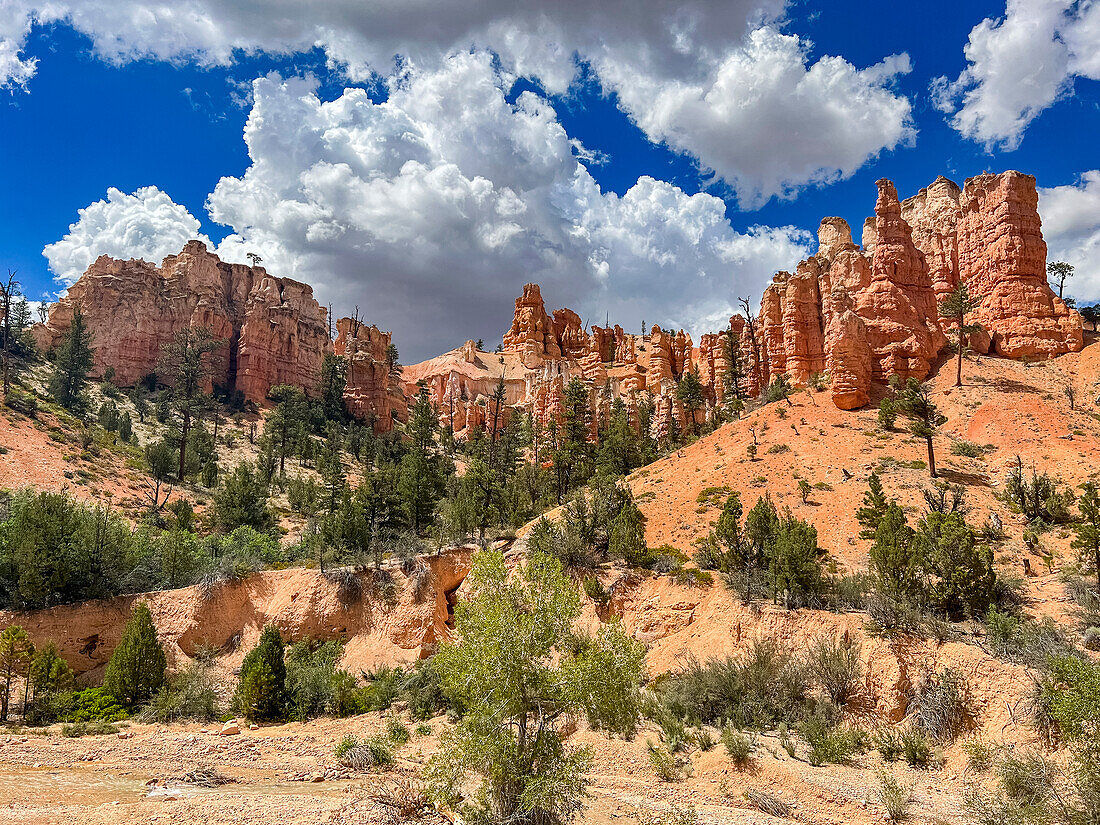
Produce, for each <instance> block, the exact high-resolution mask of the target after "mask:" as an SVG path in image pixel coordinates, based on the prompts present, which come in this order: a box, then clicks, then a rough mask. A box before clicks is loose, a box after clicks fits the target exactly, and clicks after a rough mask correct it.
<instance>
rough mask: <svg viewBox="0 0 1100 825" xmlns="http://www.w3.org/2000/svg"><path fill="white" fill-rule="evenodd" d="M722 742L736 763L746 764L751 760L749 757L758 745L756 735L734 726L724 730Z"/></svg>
mask: <svg viewBox="0 0 1100 825" xmlns="http://www.w3.org/2000/svg"><path fill="white" fill-rule="evenodd" d="M722 744H723V745H724V746H725V748H726V753H728V754H729V757H730V759H732V760H733V762H734V764H737V765H744V764H745V763H746V762H748V761H749V757H750V756H751V755H752V752H753V749H754V748H755V747H756V740H755V737H753V736H750V735H749V734H747V733H742V732H741V731H739V730H735V729H734V728H726V729H725V730H723V731H722Z"/></svg>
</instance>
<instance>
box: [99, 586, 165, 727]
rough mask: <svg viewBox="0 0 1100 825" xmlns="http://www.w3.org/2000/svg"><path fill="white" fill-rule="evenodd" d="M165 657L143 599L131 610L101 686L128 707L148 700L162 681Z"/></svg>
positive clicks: (151, 617)
mask: <svg viewBox="0 0 1100 825" xmlns="http://www.w3.org/2000/svg"><path fill="white" fill-rule="evenodd" d="M166 668H167V660H166V658H165V655H164V648H163V647H161V646H160V642H159V641H158V640H157V629H156V627H154V626H153V616H152V614H151V613H150V612H149V606H148V605H146V604H145V602H138V604H136V605H135V606H134V609H133V610H132V611H131V613H130V619H129V621H127V622H126V628H125V629H124V630H123V631H122V638H121V639H119V642H118V645H117V646H116V647H115V649H114V651H113V652H112V653H111V658H110V660H109V661H108V662H107V669H106V670H105V671H104V673H103V688H104V690H106V691H107V692H108V693H109V694H111V695H112V696H114V697H115V698H116V699H118V700H119V702H121V703H122V704H124V705H126V706H128V707H134V706H136V705H140V704H142V703H143V702H147V701H148V700H149V699H150V698H151V697H152V695H153V694H154V693H156V692H157V691H158V690H159V689H160V688H161V686H162V685H163V684H164V673H165V670H166Z"/></svg>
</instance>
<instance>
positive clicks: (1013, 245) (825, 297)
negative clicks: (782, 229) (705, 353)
mask: <svg viewBox="0 0 1100 825" xmlns="http://www.w3.org/2000/svg"><path fill="white" fill-rule="evenodd" d="M878 189H879V192H878V199H877V202H876V204H875V216H874V218H869V219H868V221H867V222H866V223H865V224H864V227H863V249H862V250H860V249H859V248H858V247H856V246H855V244H854V243H852V239H851V233H850V231H849V230H848V226H847V224H846V223H845V222H844V221H842V220H841V219H839V218H826V219H825V220H823V221H822V224H821V228H820V230H819V232H818V242H819V249H818V252H817V254H815V255H813V256H812V257H810V258H809V259H807V260H805V261H803V262H802V263H801V264H799V266H798V268H797V269H796V270H795V274H794V275H790V274H789V273H786V272H780V273H778V274H777V275H776V276H775V277H774V278H773V281H772V283H771V285H769V286H768V287H767V288H766V289H765V291H764V294H763V297H762V299H761V302H760V312H759V316H758V318H757V319H756V328H757V330H758V333H757V334H758V338H759V339H760V340H759V341H758V343H757V347H756V349H755V352H754V351H753V350H752V349H751V345H750V349H749V354H750V355H753V357H754V359H755V360H756V361H759V362H762V363H763V364H764V365H766V370H758V371H757V373H758V374H757V375H756V376H754V378H755V379H756V380H758V381H761V382H762V384H763V385H766V384H767V382H768V381H769V380H771V378H773V377H774V376H775V375H778V374H780V373H782V374H784V375H786V376H787V378H788V379H789V380H790V381H791V382H792V383H794V384H804V383H806V382H807V381H808V380H809V376H810V375H812V374H813V373H814V372H817V371H822V370H823V369H827V371H828V373H829V376H830V379H831V380H832V384H833V399H834V401H835V403H836V404H837V406H840V407H842V408H844V409H851V408H854V407H857V406H861V405H863V404H866V403H867V401H868V400H869V399H870V387H871V382H872V380H874V381H881V382H884V381H887V380H888V379H890V378H891V377H893V376H897V377H899V378H902V379H905V378H910V377H913V378H917V379H918V380H923V379H924V377H925V376H926V375H927V374H928V371H929V369H930V368H931V364H932V362H933V361H934V360H935V359H936V358H937V357H938V356H939V354H940V353H941V352H942V351H943V348H944V346H945V344H946V342H947V337H946V335H945V331H946V330H945V325H944V322H943V321H942V320H941V319H940V318H939V303H940V302H942V301H943V299H944V298H945V297H946V296H947V295H949V294H950V293H951V291H952V290H954V289H955V287H956V285H957V284H958V283H959V282H960V281H961V282H964V283H965V284H966V285H967V288H968V289H969V292H970V294H971V295H972V296H973V297H976V298H977V299H978V300H979V302H980V303H979V306H978V308H977V309H976V310H975V311H974V313H973V315H972V317H971V318H970V319H968V320H972V321H973V322H974V323H978V324H980V325H981V326H982V328H983V333H981V334H978V335H975V336H972V339H971V341H970V345H971V346H972V347H974V348H975V349H978V350H980V351H982V352H987V351H991V352H994V353H996V354H998V355H1002V356H1005V357H1009V358H1021V357H1028V356H1040V357H1050V356H1053V355H1058V354H1060V353H1064V352H1074V351H1077V350H1080V349H1081V347H1082V345H1083V339H1082V327H1081V318H1080V316H1079V315H1078V314H1077V313H1076V312H1074V311H1073V310H1071V309H1069V308H1068V307H1067V306H1066V305H1065V303H1064V302H1063V301H1061V300H1060V299H1058V298H1057V297H1056V296H1055V295H1054V293H1053V291H1052V290H1051V289H1050V286H1049V285H1048V284H1047V281H1046V244H1045V243H1044V242H1043V237H1042V229H1041V223H1040V219H1039V212H1038V197H1037V195H1036V190H1035V179H1034V178H1033V177H1031V176H1029V175H1022V174H1020V173H1019V172H1005V173H1003V174H1000V175H988V174H987V175H979V176H977V177H974V178H970V179H969V180H967V181H966V184H965V186H963V187H962V188H959V186H957V185H956V184H954V183H952V182H951V181H949V180H948V179H947V178H944V177H942V176H941V177H939V178H937V179H936V180H935V181H934V182H933V183H932V184H931V185H930V186H928V187H927V188H925V189H922V190H921V191H920V192H919V193H918V194H917V195H915V196H913V197H911V198H908V199H906V200H905V201H904V202H900V203H899V201H898V196H897V190H896V189H895V188H894V185H893V184H892V183H891V182H890V181H887V180H881V181H879V182H878ZM838 290H839V291H838ZM740 326H741V327H742V328H744V327H746V326H747V325H746V322H745V321H744V320H743V319H742V320H741V321H740ZM742 340H744V337H742ZM868 358H869V362H870V369H869V370H868V369H867V366H866V365H867V362H868Z"/></svg>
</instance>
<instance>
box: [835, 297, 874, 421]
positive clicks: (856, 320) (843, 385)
mask: <svg viewBox="0 0 1100 825" xmlns="http://www.w3.org/2000/svg"><path fill="white" fill-rule="evenodd" d="M827 315H828V317H829V324H828V327H826V330H825V351H826V352H827V353H828V356H827V360H826V366H827V367H828V370H829V377H830V379H831V381H832V397H833V403H834V404H836V406H837V407H839V408H840V409H842V410H854V409H857V408H859V407H862V406H864V405H865V404H867V402H868V401H870V400H871V394H870V390H871V369H872V367H871V364H872V361H873V358H872V353H871V345H870V344H869V343H868V341H867V325H866V324H865V323H864V322H863V319H862V318H860V317H859V316H858V315H857V314H856V313H855V310H854V309H853V302H852V299H851V296H849V295H848V292H847V290H846V289H845V288H844V287H843V286H839V285H838V286H836V287H834V288H833V291H832V293H831V295H830V296H829V301H828V311H827Z"/></svg>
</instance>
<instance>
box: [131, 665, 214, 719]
mask: <svg viewBox="0 0 1100 825" xmlns="http://www.w3.org/2000/svg"><path fill="white" fill-rule="evenodd" d="M220 705H221V702H220V699H219V696H218V691H217V680H216V678H215V676H214V672H213V656H212V654H211V652H209V651H199V653H198V654H197V655H196V656H195V658H194V659H193V660H192V661H191V662H189V663H188V665H187V666H186V667H185V668H184V669H183V670H181V671H180V672H179V673H177V674H176V675H175V676H173V677H172V678H171V679H170V680H169V681H168V684H167V685H165V686H164V687H162V688H161V689H160V690H158V691H157V692H156V693H155V694H154V695H153V698H152V699H151V700H150V702H149V706H148V707H147V708H146V709H145V712H144V713H143V717H147V718H149V719H152V720H154V721H157V722H161V723H166V722H178V721H180V720H183V719H196V720H199V721H202V722H212V721H214V720H215V719H217V718H218V717H219V716H220V715H221V707H220Z"/></svg>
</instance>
